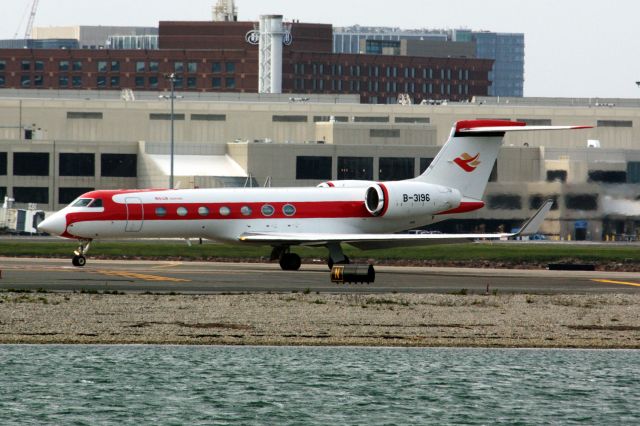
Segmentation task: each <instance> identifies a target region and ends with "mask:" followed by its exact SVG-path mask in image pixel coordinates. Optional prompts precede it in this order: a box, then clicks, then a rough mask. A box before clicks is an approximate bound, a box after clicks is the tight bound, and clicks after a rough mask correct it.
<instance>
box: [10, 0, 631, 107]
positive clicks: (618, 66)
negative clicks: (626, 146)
mask: <svg viewBox="0 0 640 426" xmlns="http://www.w3.org/2000/svg"><path fill="white" fill-rule="evenodd" d="M32 2H33V0H2V6H3V7H2V14H0V39H5V38H13V36H14V34H15V33H16V31H17V30H18V29H19V30H20V31H19V34H24V27H25V24H26V21H27V15H28V12H27V11H28V9H29V8H30V5H31V3H32ZM214 3H215V0H188V1H183V2H177V1H175V0H173V1H168V0H107V1H105V0H100V1H97V0H40V6H39V8H38V13H37V16H36V20H35V25H36V26H56V25H81V24H83V25H125V26H130V25H132V26H135V25H138V26H157V24H158V21H160V20H178V21H179V20H209V19H211V6H212V5H213V4H214ZM236 5H237V7H238V11H239V20H243V21H245V20H247V21H254V20H257V18H258V16H259V15H262V14H281V15H284V17H285V20H293V19H299V20H300V21H301V22H317V23H328V24H333V25H335V26H346V25H353V24H360V25H364V26H393V27H401V28H469V29H472V30H489V31H496V32H522V33H524V34H525V86H524V92H525V96H562V97H621V98H637V97H640V89H639V88H637V87H636V85H635V81H637V80H640V24H639V23H638V21H639V20H640V0H608V1H604V0H530V1H529V0H528V1H524V0H446V1H442V0H440V1H429V0H392V1H390V0H320V1H309V0H304V1H303V0H295V1H293V0H236ZM21 23H22V24H21Z"/></svg>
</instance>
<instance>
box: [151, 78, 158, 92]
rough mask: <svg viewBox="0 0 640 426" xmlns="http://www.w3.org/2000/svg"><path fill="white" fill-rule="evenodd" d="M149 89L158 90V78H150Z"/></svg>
mask: <svg viewBox="0 0 640 426" xmlns="http://www.w3.org/2000/svg"><path fill="white" fill-rule="evenodd" d="M149 88H150V89H157V88H158V77H149Z"/></svg>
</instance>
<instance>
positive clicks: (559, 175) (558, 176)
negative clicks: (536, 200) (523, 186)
mask: <svg viewBox="0 0 640 426" xmlns="http://www.w3.org/2000/svg"><path fill="white" fill-rule="evenodd" d="M566 181H567V171H566V170H547V182H566Z"/></svg>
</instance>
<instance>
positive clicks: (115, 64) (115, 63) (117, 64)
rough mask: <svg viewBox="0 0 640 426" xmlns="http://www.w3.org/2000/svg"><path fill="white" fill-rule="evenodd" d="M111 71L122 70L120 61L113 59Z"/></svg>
mask: <svg viewBox="0 0 640 426" xmlns="http://www.w3.org/2000/svg"><path fill="white" fill-rule="evenodd" d="M111 71H112V72H119V71H120V61H111Z"/></svg>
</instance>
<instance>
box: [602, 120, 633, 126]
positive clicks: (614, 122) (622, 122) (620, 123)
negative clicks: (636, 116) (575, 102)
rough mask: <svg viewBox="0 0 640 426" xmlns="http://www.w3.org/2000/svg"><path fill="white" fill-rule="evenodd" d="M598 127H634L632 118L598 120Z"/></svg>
mask: <svg viewBox="0 0 640 426" xmlns="http://www.w3.org/2000/svg"><path fill="white" fill-rule="evenodd" d="M597 123H598V124H597V126H598V127H633V121H631V120H598V122H597Z"/></svg>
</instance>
